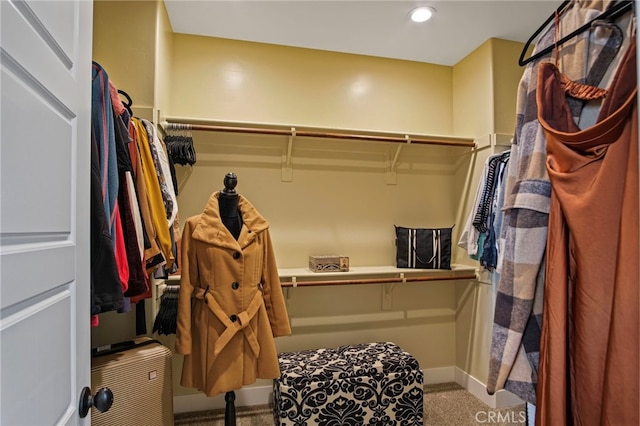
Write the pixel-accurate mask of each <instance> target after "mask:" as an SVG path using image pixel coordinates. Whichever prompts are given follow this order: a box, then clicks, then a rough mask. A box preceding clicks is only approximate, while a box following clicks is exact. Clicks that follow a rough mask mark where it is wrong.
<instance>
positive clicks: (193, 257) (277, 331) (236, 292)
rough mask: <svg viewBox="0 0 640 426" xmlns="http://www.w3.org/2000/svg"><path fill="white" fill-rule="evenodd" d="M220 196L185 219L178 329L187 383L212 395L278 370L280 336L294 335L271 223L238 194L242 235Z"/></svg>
mask: <svg viewBox="0 0 640 426" xmlns="http://www.w3.org/2000/svg"><path fill="white" fill-rule="evenodd" d="M218 197H219V192H216V193H214V194H213V195H212V196H211V197H210V198H209V201H208V202H207V205H206V207H205V209H204V212H203V213H202V214H200V215H197V216H193V217H190V218H188V219H187V220H186V222H185V225H184V232H183V233H182V243H181V244H182V252H181V254H182V256H181V257H182V265H181V269H182V275H181V279H180V294H179V299H178V318H177V320H178V326H177V331H176V351H177V353H179V354H183V355H185V357H184V363H183V366H182V379H181V384H182V386H186V387H192V388H197V389H199V390H200V391H202V392H204V393H206V394H207V396H214V395H217V394H220V393H223V392H228V391H232V390H236V389H239V388H241V387H242V386H243V385H248V384H251V383H253V382H255V381H256V379H258V378H260V379H273V378H276V377H278V376H279V375H280V369H279V366H278V355H277V351H276V346H275V341H274V337H277V336H285V335H289V334H291V328H290V325H289V318H288V315H287V309H286V306H285V302H284V297H283V294H282V288H281V286H280V279H279V276H278V269H277V265H276V260H275V257H274V252H273V247H272V243H271V237H270V235H269V223H268V222H267V221H266V220H265V219H264V218H263V217H262V216H261V215H260V213H258V211H257V210H256V209H255V208H254V207H253V205H251V203H249V201H247V199H246V198H244V197H242V196H239V200H238V208H239V210H240V212H241V215H242V221H243V225H242V230H241V232H240V236H239V237H238V240H237V241H236V240H235V239H234V238H233V236H232V235H231V233H230V232H229V231H228V230H227V228H226V227H225V226H224V224H223V223H222V221H221V219H220V212H219V206H218ZM192 296H193V303H192Z"/></svg>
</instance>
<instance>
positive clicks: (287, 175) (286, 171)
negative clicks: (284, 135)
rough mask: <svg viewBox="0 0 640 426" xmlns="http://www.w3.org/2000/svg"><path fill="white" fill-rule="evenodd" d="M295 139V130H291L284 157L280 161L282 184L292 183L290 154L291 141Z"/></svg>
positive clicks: (291, 148) (293, 128)
mask: <svg viewBox="0 0 640 426" xmlns="http://www.w3.org/2000/svg"><path fill="white" fill-rule="evenodd" d="M295 137H296V128H295V127H292V128H291V135H289V142H288V144H287V153H286V156H284V157H283V159H282V182H293V164H292V162H291V152H292V150H293V141H294V139H295Z"/></svg>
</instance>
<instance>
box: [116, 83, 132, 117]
mask: <svg viewBox="0 0 640 426" xmlns="http://www.w3.org/2000/svg"><path fill="white" fill-rule="evenodd" d="M118 93H119V94H120V95H122V96H124V97H125V98H126V99H127V103H125V102H122V105H124V107H125V108H126V109H127V111H129V115H130V116H131V117H133V112H132V111H131V105H133V101H132V100H131V96H129V94H128V93H127V92H125V91H124V90H120V89H118Z"/></svg>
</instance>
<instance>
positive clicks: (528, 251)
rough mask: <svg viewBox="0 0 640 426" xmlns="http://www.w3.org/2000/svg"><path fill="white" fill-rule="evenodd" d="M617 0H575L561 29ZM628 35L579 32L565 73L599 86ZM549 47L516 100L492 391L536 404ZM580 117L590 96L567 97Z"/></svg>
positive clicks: (607, 26)
mask: <svg viewBox="0 0 640 426" xmlns="http://www.w3.org/2000/svg"><path fill="white" fill-rule="evenodd" d="M610 4H611V2H610V1H575V2H572V5H571V7H570V8H569V9H568V10H567V11H566V12H564V13H563V14H562V15H561V16H560V29H561V34H559V37H562V36H563V35H566V34H568V33H569V32H572V31H573V30H575V29H577V28H579V27H581V26H582V25H583V24H584V23H585V22H588V21H590V20H591V19H594V18H596V17H597V16H599V15H600V14H601V13H602V12H603V11H604V10H606V9H607V8H608V7H609V5H610ZM554 32H555V28H554V27H553V26H552V27H551V28H549V29H548V30H547V31H546V32H545V33H544V34H543V35H542V37H541V38H540V40H539V41H538V43H537V44H536V47H535V48H534V53H535V52H538V51H540V50H542V49H544V48H546V47H547V46H549V45H552V44H553V42H554ZM623 40H624V37H623V36H622V33H621V31H620V30H619V28H618V27H617V26H615V25H613V24H611V23H608V22H605V21H598V22H597V23H594V24H593V29H592V30H591V31H585V32H582V33H580V34H579V35H578V36H576V37H575V38H574V39H572V40H571V42H570V48H567V46H564V47H562V48H560V50H559V61H560V63H561V64H562V70H563V73H564V74H565V75H567V76H568V77H569V78H571V79H572V80H574V81H580V82H586V83H588V84H590V85H592V86H598V85H599V84H601V83H602V81H603V78H604V77H605V75H607V72H608V70H609V69H610V68H616V67H617V64H618V63H619V62H618V61H619V60H620V55H617V53H618V51H619V49H620V47H621V45H622V44H623ZM551 55H552V54H551V53H550V54H549V55H547V56H543V57H542V58H540V59H538V60H537V61H533V62H531V63H529V64H528V65H527V67H526V68H525V70H524V73H523V76H522V78H521V80H520V84H519V87H518V93H517V105H516V132H515V135H514V140H513V144H512V146H511V157H510V160H509V167H508V169H507V182H506V188H505V202H504V207H503V209H504V219H503V225H502V235H501V236H499V239H500V240H501V242H503V243H501V245H504V251H503V253H502V254H501V257H500V258H501V262H502V263H501V265H499V266H498V269H499V270H500V279H499V283H498V292H497V295H496V302H495V311H494V320H493V330H492V336H491V352H490V353H491V358H490V361H489V375H488V379H487V392H488V393H489V394H493V393H495V392H496V391H497V390H500V389H503V388H504V389H507V390H509V391H510V392H512V393H514V394H515V395H517V396H518V397H520V398H521V399H523V400H525V401H527V402H530V403H533V404H535V402H536V383H537V380H538V374H537V370H538V360H539V349H540V348H539V342H540V334H541V324H542V322H543V318H542V304H543V303H542V299H543V294H544V276H545V269H546V266H545V262H546V257H545V249H546V242H547V230H548V223H549V218H548V214H549V204H550V196H551V183H550V181H549V175H548V173H547V169H546V164H545V162H546V138H545V134H544V131H543V130H542V128H541V126H540V123H539V122H538V118H537V106H536V103H535V99H536V89H537V88H536V85H537V75H538V66H539V64H540V63H541V62H547V61H549V59H550V56H551ZM568 103H569V105H570V109H571V114H572V116H573V117H574V119H575V121H578V120H579V119H580V116H581V113H582V110H583V108H584V106H585V103H584V102H583V101H581V100H577V99H571V100H569V101H568Z"/></svg>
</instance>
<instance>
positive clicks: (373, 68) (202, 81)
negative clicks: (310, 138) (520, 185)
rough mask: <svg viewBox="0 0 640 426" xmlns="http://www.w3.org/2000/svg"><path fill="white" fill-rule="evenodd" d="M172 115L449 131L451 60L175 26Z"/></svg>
mask: <svg viewBox="0 0 640 426" xmlns="http://www.w3.org/2000/svg"><path fill="white" fill-rule="evenodd" d="M173 65H174V80H173V84H172V91H171V93H172V95H171V111H170V112H169V114H168V115H171V116H186V117H194V118H205V119H218V120H239V121H249V122H266V123H278V124H287V125H299V126H320V127H335V128H352V129H366V130H370V131H371V130H385V131H397V132H414V133H428V134H444V135H450V134H451V132H452V109H451V108H452V107H451V105H452V100H451V68H450V67H445V66H438V65H431V64H424V63H419V62H411V61H398V60H392V59H383V58H375V57H371V56H359V55H347V54H342V53H334V52H326V51H320V50H312V49H300V48H290V47H283V46H276V45H269V44H261V43H250V42H243V41H233V40H225V39H216V38H209V37H196V36H189V35H181V34H176V35H175V38H174V60H173Z"/></svg>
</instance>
